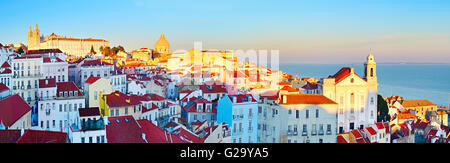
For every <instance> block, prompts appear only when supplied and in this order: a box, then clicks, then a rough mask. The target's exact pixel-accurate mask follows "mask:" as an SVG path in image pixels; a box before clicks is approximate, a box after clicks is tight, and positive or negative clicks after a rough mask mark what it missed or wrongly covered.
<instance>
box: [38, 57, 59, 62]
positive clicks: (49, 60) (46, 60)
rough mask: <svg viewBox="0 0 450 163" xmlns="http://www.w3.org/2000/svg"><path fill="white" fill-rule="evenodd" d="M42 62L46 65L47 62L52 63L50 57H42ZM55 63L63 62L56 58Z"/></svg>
mask: <svg viewBox="0 0 450 163" xmlns="http://www.w3.org/2000/svg"><path fill="white" fill-rule="evenodd" d="M42 61H43V62H44V63H48V62H51V61H52V59H51V58H50V57H44V58H43V59H42ZM56 62H64V61H63V60H62V59H59V58H58V57H56Z"/></svg>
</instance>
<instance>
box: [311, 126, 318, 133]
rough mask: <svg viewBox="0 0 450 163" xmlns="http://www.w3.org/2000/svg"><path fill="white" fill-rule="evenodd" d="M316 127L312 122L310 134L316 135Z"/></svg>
mask: <svg viewBox="0 0 450 163" xmlns="http://www.w3.org/2000/svg"><path fill="white" fill-rule="evenodd" d="M316 129H317V128H316V124H313V125H312V131H311V134H312V135H316V134H317V130H316Z"/></svg>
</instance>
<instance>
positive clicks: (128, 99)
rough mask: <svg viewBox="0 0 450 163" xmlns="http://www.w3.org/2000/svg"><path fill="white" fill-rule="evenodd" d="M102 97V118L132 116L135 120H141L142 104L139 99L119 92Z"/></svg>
mask: <svg viewBox="0 0 450 163" xmlns="http://www.w3.org/2000/svg"><path fill="white" fill-rule="evenodd" d="M100 97H101V98H100V107H99V108H100V114H101V115H102V116H108V117H117V116H126V115H132V116H133V117H134V118H135V119H140V117H141V114H142V104H141V102H140V101H139V99H136V98H133V97H132V96H128V95H126V94H123V93H122V92H119V91H115V92H113V93H111V94H105V95H103V94H102V95H100Z"/></svg>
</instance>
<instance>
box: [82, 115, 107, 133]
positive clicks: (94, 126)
mask: <svg viewBox="0 0 450 163" xmlns="http://www.w3.org/2000/svg"><path fill="white" fill-rule="evenodd" d="M104 128H105V123H104V122H103V119H102V118H100V119H98V120H91V119H88V120H87V121H83V122H81V130H83V131H87V130H99V129H104Z"/></svg>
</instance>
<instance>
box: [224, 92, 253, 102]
mask: <svg viewBox="0 0 450 163" xmlns="http://www.w3.org/2000/svg"><path fill="white" fill-rule="evenodd" d="M234 97H236V98H237V99H236V102H237V103H242V102H249V101H248V99H249V98H250V97H252V102H256V99H255V98H254V97H253V96H252V95H251V94H240V95H228V98H230V100H231V102H233V98H234Z"/></svg>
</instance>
